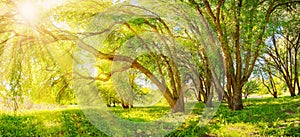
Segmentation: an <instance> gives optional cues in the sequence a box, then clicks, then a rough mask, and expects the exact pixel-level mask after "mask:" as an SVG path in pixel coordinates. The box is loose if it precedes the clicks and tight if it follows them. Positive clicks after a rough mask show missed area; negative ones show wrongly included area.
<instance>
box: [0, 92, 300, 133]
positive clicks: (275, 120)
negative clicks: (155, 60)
mask: <svg viewBox="0 0 300 137" xmlns="http://www.w3.org/2000/svg"><path fill="white" fill-rule="evenodd" d="M203 105H204V104H203V103H199V104H197V105H196V107H195V109H194V110H193V112H192V114H191V117H190V118H189V119H188V120H187V121H186V122H184V123H183V124H182V125H181V126H179V127H178V128H177V130H175V131H173V132H172V133H170V134H168V135H167V136H170V137H171V136H195V137H196V136H233V137H234V136H300V126H299V125H300V96H297V97H293V98H292V97H280V98H277V99H274V98H271V97H267V98H260V99H246V100H244V105H245V109H243V110H241V111H231V110H230V109H229V108H228V106H227V104H226V103H222V104H221V105H220V107H219V109H218V111H217V112H216V115H215V116H214V117H213V118H212V119H211V120H210V121H209V124H207V125H205V126H198V121H199V119H197V118H196V117H193V116H197V115H198V114H200V113H201V110H202V109H197V108H201V107H203ZM111 110H112V112H114V113H115V114H116V115H119V116H120V117H123V118H125V119H129V120H131V121H135V122H144V121H151V120H155V119H156V118H159V117H160V116H162V115H164V114H165V113H167V112H168V111H169V108H168V107H163V106H152V107H142V108H138V107H136V108H132V109H127V110H124V109H122V108H121V107H115V108H111ZM0 136H68V137H69V136H103V137H104V136H107V135H106V134H104V133H103V132H101V131H100V130H99V129H97V128H96V127H95V126H93V125H92V124H91V123H90V122H89V120H88V119H87V118H86V117H85V115H84V113H83V112H82V111H81V110H80V109H79V108H78V107H75V108H62V109H55V110H31V111H27V112H19V113H2V114H1V117H0Z"/></svg>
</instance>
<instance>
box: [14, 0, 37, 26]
mask: <svg viewBox="0 0 300 137" xmlns="http://www.w3.org/2000/svg"><path fill="white" fill-rule="evenodd" d="M18 9H19V12H20V15H21V16H22V18H23V19H24V20H25V21H28V22H31V23H32V22H34V21H35V20H36V19H37V15H38V14H37V11H38V10H37V5H36V4H34V3H33V2H30V1H26V2H24V3H20V4H19V6H18Z"/></svg>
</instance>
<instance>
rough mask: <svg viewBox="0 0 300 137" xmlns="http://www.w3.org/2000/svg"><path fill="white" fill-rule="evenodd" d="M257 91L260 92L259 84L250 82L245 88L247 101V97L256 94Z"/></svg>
mask: <svg viewBox="0 0 300 137" xmlns="http://www.w3.org/2000/svg"><path fill="white" fill-rule="evenodd" d="M256 90H259V84H258V83H257V81H255V80H251V81H248V82H247V83H246V84H245V86H244V87H243V94H244V97H245V99H247V97H248V96H249V95H250V94H252V93H254V92H255V91H256Z"/></svg>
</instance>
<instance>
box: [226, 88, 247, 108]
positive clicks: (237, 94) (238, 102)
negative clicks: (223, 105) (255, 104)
mask: <svg viewBox="0 0 300 137" xmlns="http://www.w3.org/2000/svg"><path fill="white" fill-rule="evenodd" d="M236 84H237V86H236V87H235V88H233V93H234V94H233V96H232V99H231V103H230V104H229V105H230V106H229V107H230V109H231V110H242V109H243V108H244V106H243V99H242V98H243V95H242V85H240V83H236Z"/></svg>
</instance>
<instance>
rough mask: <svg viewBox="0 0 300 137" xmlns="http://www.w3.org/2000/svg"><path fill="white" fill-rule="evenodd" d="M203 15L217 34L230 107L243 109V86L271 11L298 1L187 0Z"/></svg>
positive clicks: (253, 64) (251, 69) (260, 46)
mask: <svg viewBox="0 0 300 137" xmlns="http://www.w3.org/2000/svg"><path fill="white" fill-rule="evenodd" d="M185 2H187V3H189V4H190V5H191V6H193V8H195V10H197V11H198V12H199V16H200V18H206V19H208V20H209V22H208V23H209V24H212V26H213V27H214V30H215V31H216V32H217V34H218V39H219V41H220V43H221V48H222V53H223V56H224V60H223V63H224V66H225V69H226V81H227V84H226V90H225V91H224V92H225V94H224V95H225V97H226V98H227V101H228V104H229V107H230V108H231V109H232V110H240V109H243V103H242V88H243V86H244V84H245V83H246V82H247V81H248V79H249V77H250V76H251V73H252V71H253V69H254V66H255V62H256V60H257V58H258V57H259V55H260V52H261V49H262V46H263V42H264V35H265V33H266V30H267V26H268V24H269V22H270V17H271V15H272V13H273V12H274V11H275V10H276V9H277V8H279V7H281V6H284V5H287V4H291V3H297V2H298V1H277V0H270V1H268V0H263V1H251V0H231V1H226V0H218V1H207V0H202V1H196V0H188V1H185Z"/></svg>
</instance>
